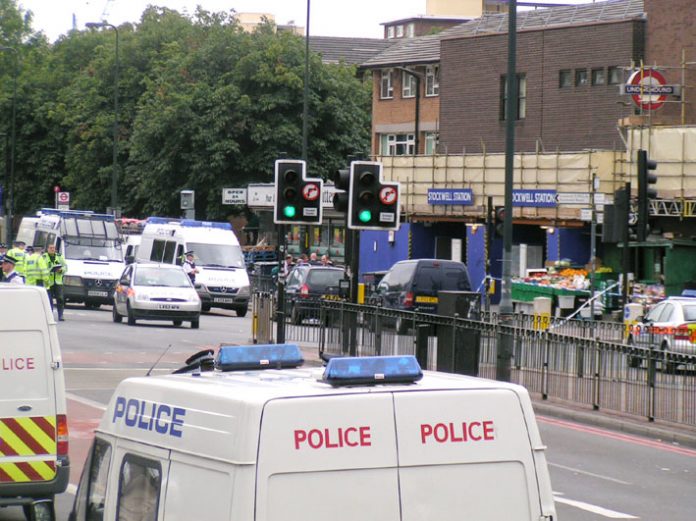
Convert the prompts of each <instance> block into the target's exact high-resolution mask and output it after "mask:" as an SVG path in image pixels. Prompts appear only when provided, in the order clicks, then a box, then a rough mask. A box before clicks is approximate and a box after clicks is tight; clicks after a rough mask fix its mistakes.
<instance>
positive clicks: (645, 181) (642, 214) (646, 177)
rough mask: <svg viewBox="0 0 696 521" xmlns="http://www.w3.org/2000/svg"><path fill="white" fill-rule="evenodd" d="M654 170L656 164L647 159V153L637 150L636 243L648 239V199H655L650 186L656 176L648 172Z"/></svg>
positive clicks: (654, 193)
mask: <svg viewBox="0 0 696 521" xmlns="http://www.w3.org/2000/svg"><path fill="white" fill-rule="evenodd" d="M656 168H657V162H655V161H653V160H652V159H648V152H647V151H645V150H638V227H637V236H638V242H644V241H645V240H646V239H647V237H648V220H649V218H650V199H655V198H656V197H657V190H656V189H655V188H654V187H652V186H651V185H654V184H655V183H657V176H656V175H655V174H653V173H651V172H650V171H651V170H655V169H656Z"/></svg>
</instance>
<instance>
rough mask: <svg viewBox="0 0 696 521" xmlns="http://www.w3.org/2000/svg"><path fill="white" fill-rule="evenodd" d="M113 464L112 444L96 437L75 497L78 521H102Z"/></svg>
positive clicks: (75, 510)
mask: <svg viewBox="0 0 696 521" xmlns="http://www.w3.org/2000/svg"><path fill="white" fill-rule="evenodd" d="M110 465H111V445H110V444H109V443H107V442H106V441H104V440H102V439H100V438H96V439H95V440H94V445H93V446H92V451H91V453H90V455H89V458H88V460H87V463H86V466H85V469H84V471H83V472H82V478H81V479H80V486H79V488H78V493H77V497H76V498H75V506H74V507H73V511H74V512H75V520H76V521H102V520H103V519H104V503H105V501H106V484H107V478H108V476H109V467H110Z"/></svg>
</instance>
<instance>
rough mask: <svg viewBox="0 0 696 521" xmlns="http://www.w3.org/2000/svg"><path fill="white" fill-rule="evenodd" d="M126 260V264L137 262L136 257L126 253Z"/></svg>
mask: <svg viewBox="0 0 696 521" xmlns="http://www.w3.org/2000/svg"><path fill="white" fill-rule="evenodd" d="M124 260H125V262H126V264H133V263H134V262H135V257H134V256H133V255H126V258H125V259H124Z"/></svg>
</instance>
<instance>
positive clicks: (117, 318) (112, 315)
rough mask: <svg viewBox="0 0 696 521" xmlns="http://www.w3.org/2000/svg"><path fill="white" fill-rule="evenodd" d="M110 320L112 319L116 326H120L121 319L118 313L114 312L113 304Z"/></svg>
mask: <svg viewBox="0 0 696 521" xmlns="http://www.w3.org/2000/svg"><path fill="white" fill-rule="evenodd" d="M111 318H112V319H113V321H114V322H116V323H117V324H120V323H121V322H122V321H123V317H122V316H121V315H120V314H119V312H118V311H117V310H116V304H114V307H113V308H111Z"/></svg>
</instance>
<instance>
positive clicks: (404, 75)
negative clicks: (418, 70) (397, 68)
mask: <svg viewBox="0 0 696 521" xmlns="http://www.w3.org/2000/svg"><path fill="white" fill-rule="evenodd" d="M416 87H417V82H416V77H415V76H414V75H413V74H411V73H410V72H406V71H401V97H402V98H415V97H416Z"/></svg>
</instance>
